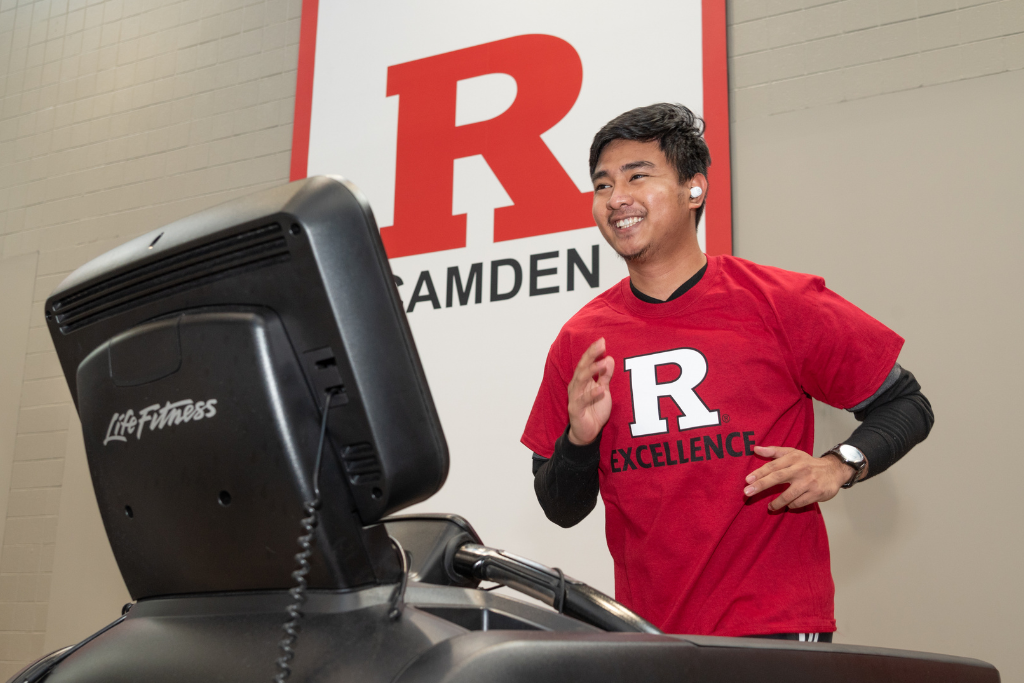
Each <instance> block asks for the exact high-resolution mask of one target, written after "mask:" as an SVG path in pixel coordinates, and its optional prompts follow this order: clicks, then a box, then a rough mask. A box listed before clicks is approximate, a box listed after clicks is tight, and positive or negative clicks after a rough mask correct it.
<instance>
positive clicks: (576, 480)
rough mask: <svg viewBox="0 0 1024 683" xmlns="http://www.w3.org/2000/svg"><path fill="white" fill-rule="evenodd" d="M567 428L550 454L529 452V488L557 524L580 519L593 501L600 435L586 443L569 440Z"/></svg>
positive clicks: (587, 512)
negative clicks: (531, 462) (531, 461)
mask: <svg viewBox="0 0 1024 683" xmlns="http://www.w3.org/2000/svg"><path fill="white" fill-rule="evenodd" d="M568 434H569V428H568V427H567V428H566V430H565V432H563V433H562V436H560V437H558V441H556V442H555V452H554V454H553V455H552V456H551V457H550V458H545V457H543V456H541V455H537V454H536V453H534V454H533V490H534V491H536V493H537V500H538V501H539V502H540V506H541V508H543V510H544V514H545V515H547V518H548V519H550V520H551V521H552V522H554V523H555V524H557V525H558V526H560V527H564V528H569V527H571V526H575V525H576V524H579V523H580V522H582V521H583V518H584V517H586V516H587V515H589V514H590V511H591V510H593V509H594V506H595V505H597V492H598V488H599V486H598V477H597V465H598V460H599V459H600V457H601V437H600V436H598V437H597V439H595V440H594V442H593V443H591V444H587V445H586V446H577V445H575V444H573V443H571V442H570V441H569V436H568Z"/></svg>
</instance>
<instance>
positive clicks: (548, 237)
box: [292, 0, 730, 593]
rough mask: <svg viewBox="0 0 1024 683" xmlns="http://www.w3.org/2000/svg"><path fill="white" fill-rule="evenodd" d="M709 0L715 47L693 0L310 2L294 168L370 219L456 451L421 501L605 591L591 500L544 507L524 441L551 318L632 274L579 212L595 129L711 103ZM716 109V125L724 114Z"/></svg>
mask: <svg viewBox="0 0 1024 683" xmlns="http://www.w3.org/2000/svg"><path fill="white" fill-rule="evenodd" d="M720 4H721V3H720ZM720 9H721V10H722V11H721V17H720V22H719V23H720V24H721V27H720V28H721V34H722V35H721V39H720V40H717V39H716V41H715V44H714V45H713V46H707V45H704V42H705V38H704V35H705V32H706V30H707V26H706V24H707V22H708V16H706V15H707V12H708V9H707V8H705V9H704V14H703V15H702V7H701V2H700V1H699V0H686V1H684V0H659V1H654V0H652V1H650V2H646V3H644V4H643V5H641V6H635V7H632V8H627V6H626V5H624V4H622V3H621V2H618V1H612V0H593V1H591V2H588V3H579V2H569V1H564V0H545V1H541V0H520V1H519V2H516V3H498V2H480V1H478V0H477V1H473V2H470V1H468V0H462V1H457V0H435V2H431V3H422V2H409V1H406V2H398V1H390V2H387V1H385V2H374V3H348V2H344V3H343V2H322V3H317V2H316V0H306V2H305V3H304V6H303V28H302V31H303V36H302V45H301V50H302V52H301V54H300V72H299V83H298V90H297V102H296V134H295V145H294V149H293V174H292V175H293V178H298V177H304V176H306V175H318V174H337V175H342V176H345V177H346V178H348V179H350V180H351V181H353V182H354V183H355V184H356V185H358V186H359V187H360V188H361V189H362V191H363V192H364V193H365V194H366V196H367V197H368V199H369V201H370V204H371V206H372V207H373V211H374V215H375V217H376V219H377V223H378V225H379V226H381V228H382V232H381V235H382V238H383V239H384V243H385V246H386V248H387V250H388V254H389V256H390V257H391V267H392V269H393V271H394V273H395V274H396V275H397V276H398V277H399V278H400V280H401V285H400V286H399V292H400V294H401V297H402V300H403V301H404V303H405V306H406V309H407V314H408V317H409V322H410V325H411V326H412V330H413V333H414V335H415V338H416V343H417V346H418V349H419V353H420V357H421V359H422V361H423V364H424V367H425V369H426V373H427V377H428V379H429V381H430V385H431V390H432V392H433V396H434V400H435V402H436V404H437V408H438V411H439V413H440V416H441V420H442V423H443V425H444V429H445V434H446V437H447V439H448V444H449V448H450V451H451V471H450V474H449V478H448V482H447V484H446V485H445V488H444V489H443V490H442V492H441V493H440V494H438V495H437V496H435V497H434V498H433V499H431V500H430V501H428V502H427V503H425V504H422V505H420V506H419V507H418V508H417V509H421V510H429V511H443V512H454V513H458V514H461V515H463V516H465V517H467V518H468V519H469V520H470V522H471V523H473V524H474V525H475V526H476V528H477V530H478V531H479V532H480V534H481V536H482V538H483V540H484V542H485V543H487V544H489V545H495V546H498V547H504V548H508V549H510V550H513V551H514V552H516V553H518V554H521V555H526V556H532V557H535V558H536V559H537V560H539V561H541V562H544V563H546V564H552V565H559V566H561V567H562V568H563V569H564V570H565V571H566V572H567V573H569V574H571V575H573V576H575V577H576V578H579V579H582V580H585V581H589V582H591V583H593V584H594V585H596V586H598V587H599V588H601V589H602V590H605V591H607V592H609V593H611V592H612V585H613V582H612V568H611V560H610V558H609V556H608V553H607V550H606V547H605V543H604V537H603V529H604V523H603V509H602V508H601V507H600V506H599V507H598V509H597V510H596V511H595V512H594V513H592V514H591V516H590V517H589V518H588V519H587V520H586V521H585V522H584V523H583V524H581V525H580V526H579V527H577V528H575V529H573V530H571V531H562V530H560V529H558V527H556V526H554V525H553V524H551V523H550V522H548V521H547V520H546V519H545V518H544V515H543V513H542V512H541V510H540V507H539V506H538V504H537V502H536V499H535V497H534V493H533V477H532V473H531V459H530V453H529V451H528V450H527V449H526V448H525V447H523V446H522V445H520V444H519V437H520V435H521V433H522V429H523V426H524V424H525V422H526V418H527V416H528V414H529V411H530V408H531V405H532V402H533V398H534V396H535V394H536V391H537V388H538V386H539V383H540V379H541V373H542V370H543V366H544V359H545V356H546V354H547V350H548V347H549V345H550V344H551V342H552V341H553V340H554V338H555V335H556V334H557V332H558V330H559V328H560V327H561V325H562V324H563V323H564V322H565V321H566V320H568V319H569V318H570V317H571V316H572V315H573V314H574V313H575V312H576V311H577V310H579V308H581V307H582V306H583V305H584V304H585V303H586V302H588V301H589V300H590V299H592V298H593V297H594V296H596V295H597V294H598V293H600V292H601V291H604V290H605V289H607V288H608V287H610V286H611V285H613V284H614V283H616V282H617V281H619V280H620V279H621V278H622V277H624V276H625V275H626V268H625V265H624V264H623V262H622V260H621V259H619V258H618V257H617V256H616V255H615V253H614V252H613V251H612V250H611V249H610V248H609V247H608V246H607V245H606V244H605V242H604V240H603V239H602V238H601V235H600V233H599V231H598V230H597V228H596V227H594V221H593V218H592V216H591V213H590V212H591V208H590V207H591V190H592V186H591V182H590V178H589V169H588V154H589V147H590V143H591V140H592V139H593V136H594V134H595V133H596V132H597V130H598V129H599V128H600V127H601V126H602V125H604V124H605V123H606V122H607V121H608V120H609V119H611V118H613V117H614V116H616V115H618V114H620V113H622V112H624V111H626V110H628V109H631V108H633V107H637V106H641V105H646V104H651V103H654V102H662V101H670V102H681V103H683V104H685V105H687V106H688V107H690V108H691V109H693V110H694V111H695V112H697V113H703V112H704V111H705V106H704V99H705V92H706V90H707V88H706V84H705V83H704V74H705V73H706V72H707V65H706V64H705V60H706V58H707V57H706V54H708V53H709V50H711V49H712V48H713V49H714V52H713V59H715V60H717V62H716V63H720V64H721V67H722V68H721V73H722V76H723V78H722V80H723V81H724V63H725V61H724V60H725V54H724V52H725V44H724V5H723V7H721V8H720ZM715 16H717V14H716V15H715ZM714 35H716V36H717V35H718V34H717V33H715V34H714ZM314 39H315V40H314ZM725 88H726V85H725V83H724V82H723V83H720V84H718V90H717V91H715V92H720V93H725V92H726V90H725ZM708 118H709V122H708V123H709V133H710V128H711V126H718V128H717V132H719V134H720V135H721V134H724V139H725V140H726V141H727V140H728V128H727V125H728V123H727V121H728V120H727V115H725V116H719V117H718V119H716V120H710V119H711V116H710V114H709V115H708ZM710 141H711V139H710V135H709V142H710ZM726 144H727V143H726ZM716 151H717V150H716V149H715V148H714V147H712V158H713V160H714V161H716V162H718V161H720V160H722V159H724V163H722V164H717V165H716V166H715V170H718V169H719V168H723V169H724V171H725V172H724V173H720V176H715V175H714V172H712V175H711V179H712V183H713V187H714V188H715V189H714V190H713V192H712V193H711V194H709V200H710V197H711V196H713V194H714V192H718V193H719V195H720V196H722V197H725V198H726V200H725V203H723V204H722V208H721V209H716V206H715V204H714V203H710V204H709V206H708V209H707V221H708V222H709V224H710V225H711V226H712V229H713V230H717V231H718V233H719V234H720V235H721V236H720V237H719V238H717V241H716V242H715V244H718V245H720V246H719V247H718V248H717V249H713V250H712V251H726V250H728V249H729V246H728V245H729V244H730V243H729V241H728V232H729V230H730V227H729V220H730V216H729V212H728V196H729V195H728V148H727V146H726V147H724V157H723V156H716ZM715 182H717V183H718V185H714V183H715ZM720 187H723V189H721V190H720V189H719V188H720ZM716 219H717V220H718V222H717V223H716ZM704 230H705V228H704V225H703V223H702V225H701V227H700V232H699V239H700V241H701V245H702V246H703V245H704V243H705V237H704ZM713 246H714V245H713Z"/></svg>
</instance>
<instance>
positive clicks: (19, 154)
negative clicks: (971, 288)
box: [0, 0, 301, 680]
mask: <svg viewBox="0 0 1024 683" xmlns="http://www.w3.org/2000/svg"><path fill="white" fill-rule="evenodd" d="M300 8H301V2H300V0H268V1H264V0H184V1H163V2H157V1H154V0H124V1H122V0H109V1H106V2H97V1H87V0H40V1H37V2H24V1H22V2H16V1H15V0H0V258H9V257H13V256H18V255H21V254H38V268H37V272H36V275H35V283H34V287H33V291H34V294H33V296H32V298H33V300H34V303H33V308H32V316H31V328H30V330H29V335H28V345H27V353H26V354H25V356H24V370H23V374H24V377H23V382H22V385H21V398H20V410H19V412H18V415H17V422H16V424H17V434H16V438H15V442H14V443H15V445H14V462H13V463H12V464H11V481H10V494H9V503H8V505H7V510H6V516H7V521H6V532H5V533H4V536H3V547H2V550H0V680H2V679H6V678H7V676H9V675H11V674H12V673H13V672H14V670H15V669H17V668H18V667H20V666H21V665H22V664H23V663H24V662H25V661H26V660H28V659H31V658H34V657H37V656H39V655H40V654H42V649H43V644H44V635H45V632H46V630H47V605H48V601H49V597H50V578H51V571H52V569H53V562H54V543H55V539H56V535H57V518H58V513H59V511H60V509H61V484H62V480H63V477H64V457H65V452H66V449H67V443H66V442H67V427H68V423H69V418H70V416H71V413H70V396H69V395H68V391H67V388H66V385H65V384H64V380H63V377H62V375H61V370H60V367H59V365H58V362H57V358H56V355H55V353H54V352H53V347H52V345H51V342H50V340H49V335H48V333H47V331H46V328H45V326H44V322H43V316H42V312H43V311H42V302H43V301H44V300H45V298H46V297H47V295H48V294H49V293H50V291H52V289H53V288H54V287H55V286H56V285H57V284H58V283H59V282H60V281H61V280H62V279H63V278H64V277H65V275H67V273H69V272H70V271H71V270H73V269H75V268H76V267H78V266H79V265H81V264H82V263H84V262H86V261H88V260H89V259H90V258H92V257H94V256H96V255H98V254H100V253H102V252H104V251H106V250H107V249H109V248H111V247H112V246H114V245H116V244H118V243H120V242H122V241H124V240H126V239H127V238H129V237H132V236H134V235H137V234H139V233H142V232H145V231H147V230H151V229H153V228H155V227H158V226H159V225H161V224H163V223H166V222H169V221H171V220H173V219H176V218H180V217H181V216H184V215H187V214H189V213H191V212H194V211H197V210H199V209H202V208H205V207H207V206H210V205H213V204H216V203H219V202H221V201H224V200H226V199H228V198H230V197H233V196H237V195H239V194H244V193H247V192H250V191H253V190H256V189H259V188H262V187H266V186H271V185H276V184H279V183H282V182H285V181H287V179H288V165H289V155H290V149H291V123H292V110H293V107H294V92H295V70H296V64H297V60H298V37H299V14H300ZM2 436H3V435H0V437H2ZM0 465H2V463H0Z"/></svg>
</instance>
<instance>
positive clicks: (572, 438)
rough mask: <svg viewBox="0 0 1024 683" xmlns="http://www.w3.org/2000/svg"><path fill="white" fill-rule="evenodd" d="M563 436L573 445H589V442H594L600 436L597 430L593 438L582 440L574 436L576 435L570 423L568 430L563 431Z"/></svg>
mask: <svg viewBox="0 0 1024 683" xmlns="http://www.w3.org/2000/svg"><path fill="white" fill-rule="evenodd" d="M565 438H566V439H567V440H568V441H569V443H571V444H572V445H573V446H589V445H590V444H592V443H594V442H595V441H597V440H598V439H600V438H601V432H598V433H597V436H595V437H594V438H593V439H591V440H590V441H585V440H583V439H581V438H579V437H578V436H576V435H575V434H574V433H573V431H572V425H571V424H570V425H569V429H568V430H567V431H566V433H565Z"/></svg>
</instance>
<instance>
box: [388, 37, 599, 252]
mask: <svg viewBox="0 0 1024 683" xmlns="http://www.w3.org/2000/svg"><path fill="white" fill-rule="evenodd" d="M493 73H503V74H508V75H510V76H512V78H514V79H515V80H516V86H517V93H516V98H515V101H514V102H513V103H512V106H511V107H509V108H508V110H506V111H505V112H503V113H502V114H500V115H499V116H497V117H495V118H493V119H490V120H487V121H481V122H479V123H470V124H467V125H463V126H456V125H455V94H456V84H457V83H458V82H459V81H461V80H463V79H467V78H474V77H476V76H484V75H487V74H493ZM582 83H583V65H582V64H581V62H580V58H579V55H577V54H576V50H574V49H573V47H572V46H571V45H570V44H569V43H567V42H565V41H564V40H561V39H560V38H555V37H554V36H546V35H524V36H515V37H513V38H507V39H505V40H499V41H496V42H493V43H486V44H484V45H477V46H475V47H469V48H466V49H464V50H456V51H454V52H447V53H445V54H441V55H436V56H433V57H427V58H425V59H419V60H416V61H414V62H406V63H405V64H397V65H395V66H392V67H389V68H388V89H387V94H388V96H389V97H390V96H392V95H398V96H399V97H398V153H397V160H396V173H395V221H394V225H392V226H391V227H387V228H382V229H381V231H380V234H381V238H382V239H383V240H384V246H385V248H386V249H387V252H388V256H389V257H390V258H395V257H398V256H411V255H413V254H423V253H427V252H431V251H442V250H444V249H456V248H459V247H464V246H466V216H465V214H462V215H459V216H453V215H451V206H452V191H453V177H454V164H453V162H454V160H455V159H459V158H462V157H468V156H473V155H476V154H482V155H483V157H484V159H485V160H486V161H487V163H488V164H489V165H490V167H491V170H493V171H494V174H495V175H496V176H497V177H498V180H499V181H501V184H502V187H504V188H505V191H506V192H507V193H508V195H509V196H510V197H511V198H512V201H513V203H514V206H506V207H501V208H498V209H495V211H494V241H495V242H501V241H504V240H512V239H518V238H521V237H532V236H534V235H544V234H548V233H553V232H560V231H563V230H576V229H577V228H586V227H590V226H592V225H594V219H593V217H592V216H591V198H592V195H593V193H592V192H580V191H579V189H578V188H577V187H576V184H575V183H573V181H572V179H570V178H569V176H568V175H567V174H566V172H565V170H564V169H563V168H562V166H561V165H560V164H559V163H558V160H557V159H555V157H554V155H553V154H552V153H551V150H550V149H548V147H547V145H545V144H544V141H543V140H541V138H540V136H541V134H542V133H544V132H546V131H547V130H550V129H551V127H552V126H554V125H555V124H556V123H558V122H559V121H561V120H562V118H563V117H564V116H565V115H566V114H567V113H568V112H569V110H570V109H571V108H572V105H573V104H574V103H575V102H576V98H577V96H578V95H579V93H580V86H581V85H582Z"/></svg>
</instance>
